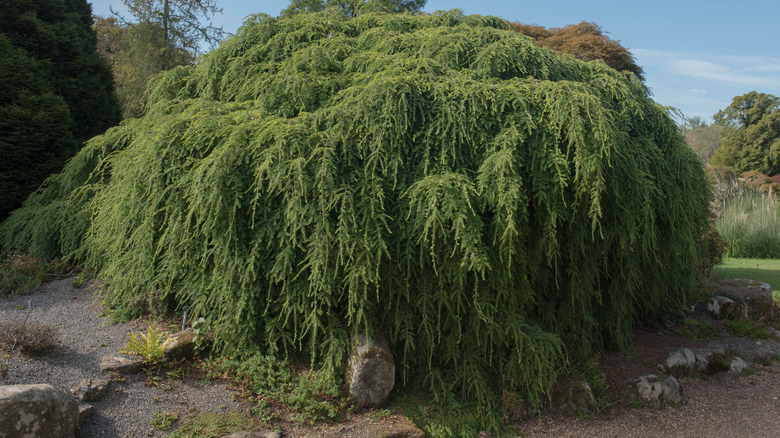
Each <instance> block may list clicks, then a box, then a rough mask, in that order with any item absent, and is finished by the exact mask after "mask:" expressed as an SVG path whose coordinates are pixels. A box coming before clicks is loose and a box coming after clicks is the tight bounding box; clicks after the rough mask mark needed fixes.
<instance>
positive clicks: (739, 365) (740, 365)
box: [729, 357, 748, 377]
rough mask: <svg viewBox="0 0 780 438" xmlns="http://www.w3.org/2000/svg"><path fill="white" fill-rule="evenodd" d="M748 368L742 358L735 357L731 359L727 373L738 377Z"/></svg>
mask: <svg viewBox="0 0 780 438" xmlns="http://www.w3.org/2000/svg"><path fill="white" fill-rule="evenodd" d="M747 369H748V363H747V362H745V361H744V360H742V358H739V357H735V358H732V359H731V363H730V364H729V374H731V375H733V376H734V377H739V376H740V375H741V374H742V373H743V372H745V370H747Z"/></svg>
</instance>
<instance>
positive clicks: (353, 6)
mask: <svg viewBox="0 0 780 438" xmlns="http://www.w3.org/2000/svg"><path fill="white" fill-rule="evenodd" d="M425 3H426V0H343V1H338V0H291V1H290V6H288V7H287V9H285V10H283V11H282V13H281V15H283V16H284V15H290V14H294V13H297V12H320V11H324V10H325V9H328V8H337V9H339V10H341V11H343V12H344V14H345V15H346V16H348V17H356V16H358V15H360V14H364V13H367V12H408V11H419V10H420V9H422V8H423V6H425Z"/></svg>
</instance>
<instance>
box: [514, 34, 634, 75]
mask: <svg viewBox="0 0 780 438" xmlns="http://www.w3.org/2000/svg"><path fill="white" fill-rule="evenodd" d="M512 25H513V26H514V28H515V30H516V31H517V32H520V33H522V34H524V35H528V36H530V37H531V38H533V39H535V40H536V42H537V43H538V44H539V45H540V46H542V47H547V48H548V49H552V50H554V51H556V52H558V53H565V54H567V55H571V56H573V57H575V58H577V59H580V60H583V61H593V60H595V59H600V60H602V61H604V63H606V64H607V65H608V66H610V67H612V68H614V69H615V70H617V71H628V72H631V73H633V74H635V75H636V76H637V77H638V78H639V79H640V80H644V71H643V70H642V67H640V66H639V65H637V63H636V60H635V59H634V55H632V54H631V52H630V51H628V49H626V48H625V47H623V46H622V45H621V44H620V41H618V40H613V39H611V38H609V37H607V36H606V32H604V31H603V30H602V29H601V27H600V26H599V25H597V24H596V23H591V22H587V21H583V22H582V23H579V24H571V25H569V26H566V27H561V28H549V29H546V28H544V27H543V26H538V25H535V24H530V25H529V24H522V23H512Z"/></svg>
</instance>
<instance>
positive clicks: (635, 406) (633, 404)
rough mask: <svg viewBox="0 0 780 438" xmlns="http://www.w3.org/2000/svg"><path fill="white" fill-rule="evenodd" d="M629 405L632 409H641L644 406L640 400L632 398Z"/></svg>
mask: <svg viewBox="0 0 780 438" xmlns="http://www.w3.org/2000/svg"><path fill="white" fill-rule="evenodd" d="M628 407H629V408H631V409H640V408H641V407H642V403H640V402H639V400H636V399H631V400H629V401H628Z"/></svg>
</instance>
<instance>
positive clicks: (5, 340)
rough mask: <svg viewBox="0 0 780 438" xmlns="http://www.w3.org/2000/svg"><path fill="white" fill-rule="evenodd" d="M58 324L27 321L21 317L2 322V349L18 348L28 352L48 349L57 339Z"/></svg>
mask: <svg viewBox="0 0 780 438" xmlns="http://www.w3.org/2000/svg"><path fill="white" fill-rule="evenodd" d="M58 330H59V329H58V327H57V326H53V325H50V324H42V323H40V322H36V321H27V323H25V322H24V321H23V320H21V319H19V318H14V319H12V320H10V321H3V322H0V349H2V350H5V351H11V349H12V348H14V343H15V344H16V350H18V351H21V352H26V353H38V352H41V351H43V350H45V349H47V348H48V347H49V346H50V345H52V344H53V343H54V342H55V341H56V340H57V331H58Z"/></svg>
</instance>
